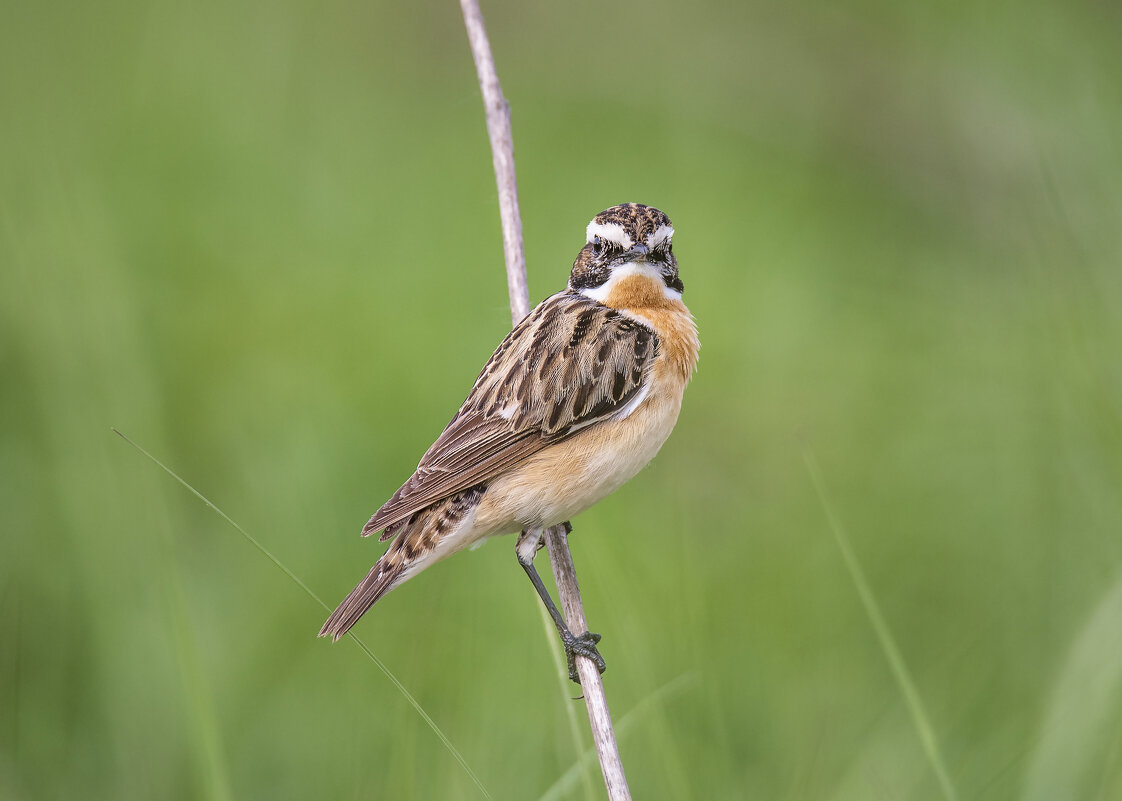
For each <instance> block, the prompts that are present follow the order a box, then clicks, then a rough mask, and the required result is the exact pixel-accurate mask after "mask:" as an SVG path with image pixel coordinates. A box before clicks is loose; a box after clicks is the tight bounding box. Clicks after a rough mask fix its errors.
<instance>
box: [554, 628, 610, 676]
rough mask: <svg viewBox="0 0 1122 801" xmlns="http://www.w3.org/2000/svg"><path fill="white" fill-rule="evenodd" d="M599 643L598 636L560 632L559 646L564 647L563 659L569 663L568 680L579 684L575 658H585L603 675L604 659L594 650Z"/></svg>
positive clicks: (590, 633) (588, 632)
mask: <svg viewBox="0 0 1122 801" xmlns="http://www.w3.org/2000/svg"><path fill="white" fill-rule="evenodd" d="M598 642H600V635H599V634H593V633H592V632H591V631H586V632H585V633H584V634H581V635H579V636H577V635H574V634H572V633H570V632H567V631H566V632H562V634H561V644H562V645H563V646H565V659H566V660H567V661H568V663H569V679H570V680H571V681H575V682H576V683H577V684H580V674H579V673H578V672H577V657H578V656H585V657H588V658H589V659H591V660H592V661H593V662H594V663H595V664H596V669H597V670H599V671H600V672H601V673H603V672H604V671H605V670H607V669H608V666H607V664H606V663H605V662H604V657H602V656H600V652H599V651H598V650H596V643H598Z"/></svg>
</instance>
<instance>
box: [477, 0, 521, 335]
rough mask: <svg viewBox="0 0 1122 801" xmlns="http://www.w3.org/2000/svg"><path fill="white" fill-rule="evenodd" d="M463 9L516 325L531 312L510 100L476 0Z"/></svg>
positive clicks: (512, 314)
mask: <svg viewBox="0 0 1122 801" xmlns="http://www.w3.org/2000/svg"><path fill="white" fill-rule="evenodd" d="M460 8H461V9H463V12H464V27H466V28H467V35H468V41H469V42H470V43H471V55H472V57H473V58H474V59H475V72H476V74H478V75H479V89H480V91H481V92H482V93H483V108H484V109H485V110H486V112H487V135H488V136H489V137H490V138H491V161H492V163H493V164H494V166H495V183H496V184H497V185H498V189H499V218H500V219H501V220H502V226H503V255H504V256H505V257H506V283H507V288H508V290H509V291H510V316H511V319H512V320H513V322H514V324H515V325H518V322H519V321H520V320H521V319H522V318H523V317H525V316H526V315H527V314H529V313H530V290H529V288H528V287H527V285H526V256H525V252H524V251H523V249H522V214H521V212H519V210H518V181H517V179H516V178H515V176H514V137H513V136H512V135H511V132H510V104H509V103H507V102H506V98H505V97H503V88H502V87H501V86H500V85H499V74H498V73H497V72H495V59H494V58H493V57H492V56H491V42H490V41H489V40H488V39H487V28H485V27H484V25H483V14H482V13H480V11H479V3H478V2H477V0H460Z"/></svg>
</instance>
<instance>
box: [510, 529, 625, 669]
mask: <svg viewBox="0 0 1122 801" xmlns="http://www.w3.org/2000/svg"><path fill="white" fill-rule="evenodd" d="M572 530H573V528H572V526H570V525H569V523H567V522H566V523H565V533H566V534H568V533H570V532H572ZM534 534H536V535H537V537H538V544H537V547H535V548H533V549H532V550H531V551H530V553H529V554H527V553H526V549H525V548H522V547H517V548H516V549H515V553H517V554H518V564H520V565H522V569H523V570H525V571H526V575H527V576H528V577H529V579H530V583H531V584H533V585H534V589H535V590H536V591H537V593H538V597H539V598H541V599H542V603H544V604H545V609H546V611H547V612H549V616H550V617H551V618H553V625H554V626H556V627H557V633H558V634H559V635H560V637H561V645H563V646H564V647H565V660H566V661H567V662H568V668H569V679H570V680H572V681H575V682H576V683H577V684H580V674H579V673H578V672H577V657H578V656H584V657H587V658H589V659H591V660H592V661H593V663H595V665H596V669H597V670H599V671H600V672H601V673H603V672H604V671H605V670H606V669H607V665H606V664H605V663H604V657H602V656H600V652H599V651H598V650H597V649H596V643H598V642H600V635H599V634H593V633H592V632H590V631H586V632H584V633H583V634H573V632H571V631H570V630H569V627H568V625H566V623H565V618H563V617H562V616H561V612H560V610H558V608H557V605H556V604H555V603H553V599H552V598H551V597H550V595H549V590H547V589H546V588H545V584H543V583H542V578H541V576H539V575H538V571H537V569H536V568H535V567H534V556H535V555H536V554H537V549H538V548H540V547H541V532H529V531H523V532H522V536H521V537H520V538H519V544H520V545H521V544H522V543H523V542H524V541H526V540H527V538H528V537H531V536H534Z"/></svg>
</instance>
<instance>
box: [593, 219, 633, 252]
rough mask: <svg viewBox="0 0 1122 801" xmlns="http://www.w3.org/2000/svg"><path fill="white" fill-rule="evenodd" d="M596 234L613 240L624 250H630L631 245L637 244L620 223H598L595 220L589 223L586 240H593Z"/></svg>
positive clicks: (610, 240)
mask: <svg viewBox="0 0 1122 801" xmlns="http://www.w3.org/2000/svg"><path fill="white" fill-rule="evenodd" d="M595 236H598V237H600V238H601V239H606V240H608V241H609V242H613V243H614V244H616V245H619V246H620V247H621V248H623V249H624V250H630V249H631V246H632V245H633V244H635V243H634V242H632V241H631V237H630V236H628V235H627V232H626V231H624V230H623V226H622V225H620V224H619V223H598V222H596V221H595V220H593V221H592V222H590V223H589V224H588V232H587V236H586V238H585V241H586V242H591V241H592V238H593V237H595Z"/></svg>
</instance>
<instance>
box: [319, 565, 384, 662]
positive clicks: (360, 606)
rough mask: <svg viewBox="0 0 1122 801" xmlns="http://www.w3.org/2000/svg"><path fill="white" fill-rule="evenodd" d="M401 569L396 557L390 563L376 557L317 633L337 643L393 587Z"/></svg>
mask: <svg viewBox="0 0 1122 801" xmlns="http://www.w3.org/2000/svg"><path fill="white" fill-rule="evenodd" d="M387 555H388V554H387ZM404 571H405V564H404V563H402V562H400V561H398V560H394V561H393V562H391V561H390V560H388V559H386V558H385V557H383V558H381V559H379V560H378V561H377V563H375V565H374V567H372V568H370V572H369V573H367V574H366V578H364V579H363V580H362V581H360V582H359V584H358V586H357V587H355V588H354V589H353V590H351V592H350V594H349V595H348V596H347V597H346V598H344V599H343V602H342V603H341V604H339V607H338V608H337V609H336V610H335V611H334V612H332V613H331V617H329V618H327V622H326V623H324V624H323V628H321V629H320V630H319V636H320V637H331V639H332V640H334V641H335V642H338V641H339V639H340V638H341V637H342V636H343V635H344V634H346V633H347V632H348V631H350V629H351V626H353V625H354V624H355V623H357V622H358V619H359V618H360V617H362V616H363V615H364V614H366V612H367V610H368V609H370V607H372V606H373V605H374V603H375V602H376V601H377V600H378V599H379V598H381V597H382V596H383V595H385V594H386V593H387V592H389V591H390V589H392V588H393V585H394V583H395V582H396V581H397V579H398V578H400V577H401V574H402V573H403V572H404Z"/></svg>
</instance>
